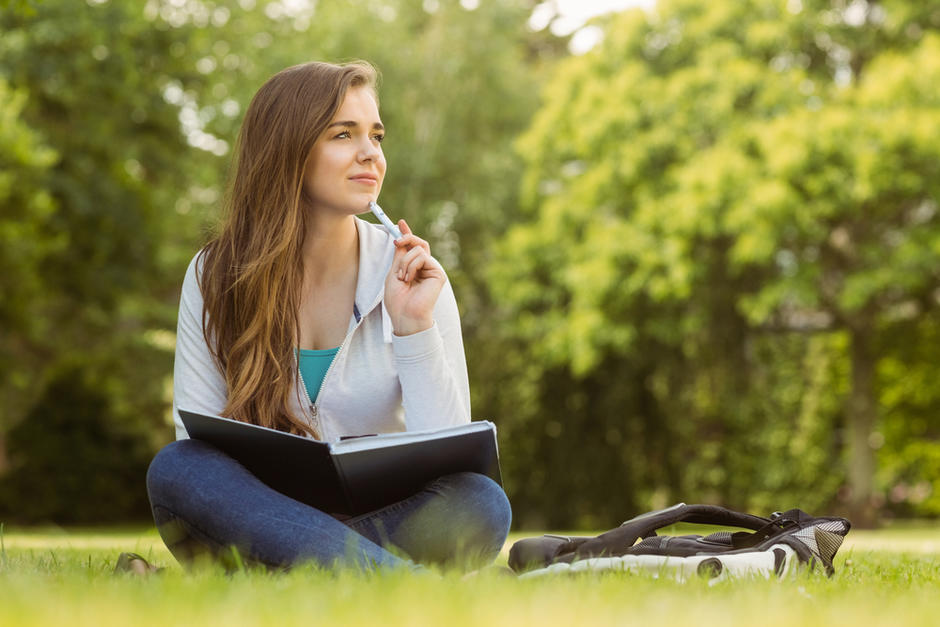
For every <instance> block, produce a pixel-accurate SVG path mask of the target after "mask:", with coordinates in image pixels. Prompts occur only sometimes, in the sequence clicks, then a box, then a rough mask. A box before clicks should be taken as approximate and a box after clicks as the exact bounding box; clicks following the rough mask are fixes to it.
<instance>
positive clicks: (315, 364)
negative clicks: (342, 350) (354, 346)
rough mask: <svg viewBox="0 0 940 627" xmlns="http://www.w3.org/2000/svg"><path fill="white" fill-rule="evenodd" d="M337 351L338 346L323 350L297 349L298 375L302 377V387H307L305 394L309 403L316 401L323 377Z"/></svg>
mask: <svg viewBox="0 0 940 627" xmlns="http://www.w3.org/2000/svg"><path fill="white" fill-rule="evenodd" d="M338 352H339V347H338V346H337V347H336V348H327V349H324V350H308V349H305V348H299V349H297V367H298V368H300V376H301V377H302V378H303V381H304V387H306V388H307V396H308V397H310V402H311V403H316V402H317V396H319V394H320V386H322V385H323V378H324V377H325V376H326V371H327V370H329V369H330V364H332V363H333V358H334V357H336V353H338Z"/></svg>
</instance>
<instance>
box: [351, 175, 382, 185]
mask: <svg viewBox="0 0 940 627" xmlns="http://www.w3.org/2000/svg"><path fill="white" fill-rule="evenodd" d="M349 180H350V181H353V182H354V183H362V184H363V185H376V184H378V182H379V179H378V177H375V176H372V175H371V174H360V175H359V176H350V177H349Z"/></svg>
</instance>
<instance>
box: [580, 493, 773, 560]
mask: <svg viewBox="0 0 940 627" xmlns="http://www.w3.org/2000/svg"><path fill="white" fill-rule="evenodd" d="M680 522H687V523H694V524H704V525H721V526H725V527H740V528H743V529H750V530H752V531H758V530H761V529H764V528H766V527H767V525H769V524H771V523H772V521H771V519H769V518H763V517H761V516H753V515H751V514H744V513H741V512H735V511H733V510H730V509H726V508H724V507H719V506H717V505H686V504H685V503H677V504H676V505H673V506H672V507H667V508H666V509H661V510H657V511H654V512H648V513H646V514H641V515H639V516H637V517H635V518H631V519H630V520H628V521H626V522H624V523H623V524H622V525H620V526H619V527H617V528H616V529H612V530H610V531H608V532H606V533H602V534H601V535H599V536H597V537H594V538H591V539H589V540H586V541H584V542H581V543H579V544H578V546H577V548H575V551H574V555H573V558H574V559H584V558H587V557H600V556H604V555H607V556H610V555H622V554H623V553H624V552H625V551H626V550H627V549H629V548H630V547H632V546H633V545H634V544H635V543H636V541H637V540H639V539H640V538H648V537H650V536H654V535H656V530H657V529H662V528H663V527H668V526H670V525H674V524H676V523H680Z"/></svg>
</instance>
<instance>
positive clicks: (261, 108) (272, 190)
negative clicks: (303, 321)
mask: <svg viewBox="0 0 940 627" xmlns="http://www.w3.org/2000/svg"><path fill="white" fill-rule="evenodd" d="M361 86H364V87H368V88H370V89H372V91H373V93H375V86H376V72H375V70H374V68H373V67H372V66H371V65H369V64H367V63H363V62H356V63H348V64H343V65H333V64H329V63H305V64H303V65H297V66H294V67H290V68H287V69H286V70H283V71H281V72H279V73H277V74H275V75H274V76H273V77H271V78H270V79H269V80H268V81H267V82H266V83H265V84H264V85H263V86H262V87H261V89H259V90H258V93H256V94H255V97H254V98H253V99H252V101H251V104H250V105H249V106H248V110H247V111H246V112H245V119H244V121H243V122H242V127H241V131H240V133H239V136H238V142H237V145H236V148H235V161H234V164H233V168H232V176H231V179H230V182H229V188H228V191H227V194H226V196H225V201H224V206H223V208H224V219H223V222H222V226H221V229H220V231H219V233H218V235H217V236H216V237H215V238H214V239H213V240H212V241H211V242H210V243H209V244H208V245H207V246H206V248H205V249H204V251H203V255H204V260H203V262H204V263H203V270H202V275H201V281H200V287H201V289H202V294H203V299H204V302H205V308H204V309H203V314H202V329H203V334H204V335H205V338H206V342H207V344H208V345H209V347H210V351H211V352H212V356H213V357H214V359H215V361H216V363H217V364H218V366H219V368H220V369H221V371H222V372H223V373H224V376H225V383H226V385H227V388H228V401H227V404H226V406H225V409H224V410H223V412H222V415H224V416H227V417H229V418H233V419H235V420H241V421H243V422H250V423H252V424H257V425H262V426H265V427H271V428H274V429H280V430H282V431H288V432H291V433H298V434H309V435H313V436H314V437H317V436H318V434H317V433H316V430H315V429H314V428H313V426H312V425H309V424H307V423H306V422H305V421H304V420H302V419H301V418H300V417H299V416H295V415H293V413H292V412H291V409H290V401H291V390H292V389H293V387H294V383H295V381H296V379H297V370H296V358H295V356H294V347H295V345H296V342H297V340H298V338H299V321H298V311H299V307H300V290H301V286H302V282H303V260H302V255H301V251H302V250H303V244H304V236H305V234H306V224H307V220H308V217H307V215H306V211H305V210H304V206H303V203H302V200H301V199H302V194H303V181H304V172H305V171H306V169H307V158H308V156H309V154H310V150H311V148H312V147H313V145H314V143H315V142H316V140H317V138H318V137H319V136H320V134H321V133H323V131H324V130H325V129H326V127H327V125H328V124H329V123H330V121H331V120H332V119H333V116H334V115H336V112H337V111H338V110H339V107H340V106H342V103H343V99H344V98H345V95H346V92H347V91H348V90H349V89H350V88H351V87H361ZM298 394H304V395H305V392H303V391H302V390H298Z"/></svg>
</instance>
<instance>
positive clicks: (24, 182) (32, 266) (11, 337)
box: [0, 79, 62, 473]
mask: <svg viewBox="0 0 940 627" xmlns="http://www.w3.org/2000/svg"><path fill="white" fill-rule="evenodd" d="M26 99H27V94H26V91H25V90H23V89H19V90H13V89H11V88H10V86H9V85H8V84H7V83H6V82H5V81H3V80H2V79H0V293H2V294H3V298H2V299H0V328H2V329H3V333H2V335H0V412H2V413H0V473H2V471H3V469H4V467H5V463H4V455H3V451H4V450H5V449H4V446H3V435H2V434H3V432H4V429H3V427H4V426H5V425H6V423H7V421H8V420H9V416H10V414H11V413H15V412H16V411H17V410H22V409H23V407H22V406H19V407H17V406H16V404H15V402H14V399H17V398H19V397H21V396H22V394H21V393H22V391H23V390H26V389H29V387H30V381H29V373H30V372H34V371H35V370H36V368H37V367H38V364H37V363H36V359H37V357H38V356H34V355H32V354H31V351H29V350H28V348H27V347H28V346H30V345H35V344H36V343H37V342H39V341H41V338H42V336H43V335H44V333H45V332H46V330H45V329H43V328H42V326H41V324H39V323H37V321H35V320H34V319H33V318H32V316H31V313H30V305H32V304H35V303H36V302H38V301H42V300H44V299H47V298H48V295H47V294H45V293H44V291H43V289H42V288H43V286H42V276H41V272H40V269H39V263H40V262H41V261H42V260H43V259H44V258H45V257H46V256H47V255H49V254H52V253H53V252H55V251H56V249H58V248H60V247H61V243H62V239H61V238H60V237H57V236H56V235H55V234H54V233H51V232H50V230H49V229H48V226H47V225H48V221H49V218H50V216H51V214H52V212H53V211H54V210H55V206H54V203H53V200H52V197H51V196H50V195H49V193H48V192H46V190H45V189H43V187H42V182H43V180H44V177H45V175H46V172H47V170H48V168H49V167H50V166H51V165H52V164H53V163H54V162H55V160H56V153H55V152H54V151H53V150H51V149H50V148H49V147H48V146H46V145H44V144H43V142H42V138H41V137H40V136H39V135H38V134H37V133H36V132H34V131H33V130H32V129H31V128H30V127H29V126H28V125H27V124H26V123H25V122H24V121H23V120H22V111H23V108H24V107H25V105H26Z"/></svg>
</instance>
